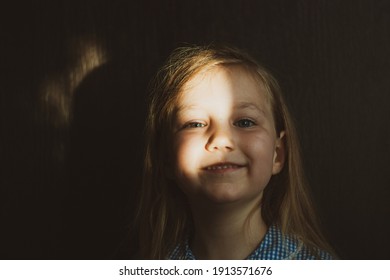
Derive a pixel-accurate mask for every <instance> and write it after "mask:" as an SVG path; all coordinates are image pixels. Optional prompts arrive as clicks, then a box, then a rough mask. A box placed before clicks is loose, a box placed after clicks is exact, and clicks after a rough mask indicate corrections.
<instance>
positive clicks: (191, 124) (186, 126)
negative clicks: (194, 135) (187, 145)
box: [183, 122, 206, 128]
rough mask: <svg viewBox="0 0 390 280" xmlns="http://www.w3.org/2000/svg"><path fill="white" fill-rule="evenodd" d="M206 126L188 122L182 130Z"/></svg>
mask: <svg viewBox="0 0 390 280" xmlns="http://www.w3.org/2000/svg"><path fill="white" fill-rule="evenodd" d="M205 126H206V125H205V124H204V123H200V122H190V123H186V124H185V125H184V127H183V128H199V127H205Z"/></svg>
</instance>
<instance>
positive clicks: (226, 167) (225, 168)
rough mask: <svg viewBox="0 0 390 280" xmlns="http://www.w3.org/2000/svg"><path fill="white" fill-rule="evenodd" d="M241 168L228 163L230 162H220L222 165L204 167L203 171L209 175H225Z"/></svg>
mask: <svg viewBox="0 0 390 280" xmlns="http://www.w3.org/2000/svg"><path fill="white" fill-rule="evenodd" d="M242 167H244V166H243V165H239V164H235V163H230V162H222V163H217V164H213V165H210V166H206V167H205V168H203V169H204V170H205V171H208V172H211V173H227V172H232V171H236V170H238V169H240V168H242Z"/></svg>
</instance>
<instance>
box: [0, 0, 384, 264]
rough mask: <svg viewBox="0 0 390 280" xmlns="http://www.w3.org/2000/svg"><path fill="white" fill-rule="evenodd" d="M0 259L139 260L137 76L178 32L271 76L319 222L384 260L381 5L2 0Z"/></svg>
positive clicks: (142, 88)
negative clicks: (294, 129) (292, 122)
mask: <svg viewBox="0 0 390 280" xmlns="http://www.w3.org/2000/svg"><path fill="white" fill-rule="evenodd" d="M2 13H3V15H2V17H1V18H2V21H3V22H2V23H1V29H2V31H4V32H2V33H3V35H2V36H1V43H0V46H1V48H2V55H1V60H2V61H1V65H0V67H1V68H0V69H1V84H2V90H1V95H0V98H1V99H0V102H1V103H0V110H1V111H0V116H1V119H0V123H1V127H0V128H1V130H0V133H1V134H0V144H1V145H0V163H1V169H0V170H1V171H0V172H1V174H0V175H1V176H0V180H1V181H0V184H1V185H0V187H1V188H0V191H1V193H0V195H1V196H0V203H1V204H0V207H1V208H0V209H1V212H0V215H1V216H0V217H1V220H0V222H1V225H0V236H1V239H0V247H1V248H0V257H1V258H2V259H120V258H133V257H134V250H135V248H136V246H137V243H136V239H135V237H134V229H133V227H132V220H133V219H134V205H135V203H136V200H137V199H136V195H137V191H138V189H139V184H140V177H141V176H140V175H141V170H142V167H141V166H142V150H143V125H144V117H145V107H146V100H145V97H146V94H147V85H148V82H149V81H150V79H151V78H152V76H153V75H154V74H155V72H156V71H157V69H158V67H160V66H161V65H162V63H163V62H164V60H165V59H166V57H167V56H168V54H169V53H170V52H171V51H172V50H173V49H174V48H175V47H177V46H180V45H183V43H191V44H193V43H196V44H202V43H210V42H225V43H230V44H233V45H236V46H237V47H240V48H243V49H245V50H247V51H248V52H249V53H251V54H252V55H253V56H255V57H256V58H257V59H258V60H259V61H261V62H262V63H263V64H264V65H265V66H267V67H268V68H269V69H270V70H271V71H272V72H273V73H274V74H275V76H276V77H277V78H278V79H279V81H280V83H281V85H282V88H283V89H284V92H285V95H286V98H287V101H288V103H289V105H290V107H291V111H292V113H293V115H294V116H295V119H296V122H297V126H298V130H299V133H300V137H301V143H302V147H303V153H304V159H305V166H306V171H307V176H308V179H309V181H310V183H311V185H312V189H313V194H314V198H315V201H316V202H317V205H318V208H319V213H320V217H321V219H322V222H323V225H324V229H325V233H326V234H327V235H328V237H329V240H330V241H331V243H332V244H333V245H334V247H335V248H336V250H337V251H338V253H339V254H340V257H341V258H345V259H389V258H390V241H389V240H390V238H389V236H390V219H389V214H390V204H389V198H390V191H389V188H390V171H389V167H390V148H389V147H390V139H389V136H390V126H389V123H390V121H389V119H390V118H389V117H390V110H389V103H390V90H389V88H390V75H389V74H390V70H389V69H390V2H389V1H380V0H376V1H370V0H366V1H363V0H348V1H336V0H334V1H325V0H324V1H319V0H311V1H304V0H297V1H291V0H285V1H283V0H277V1H245V0H243V1H233V0H225V1H212V0H210V1H180V0H177V1H174V0H170V1H151V0H149V1H39V2H38V1H24V2H16V3H15V4H10V3H8V4H6V5H3V6H2Z"/></svg>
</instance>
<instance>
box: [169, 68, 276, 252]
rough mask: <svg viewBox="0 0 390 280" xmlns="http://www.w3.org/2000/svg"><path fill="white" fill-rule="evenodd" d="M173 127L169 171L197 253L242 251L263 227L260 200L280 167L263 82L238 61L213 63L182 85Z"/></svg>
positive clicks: (251, 244) (253, 245)
mask: <svg viewBox="0 0 390 280" xmlns="http://www.w3.org/2000/svg"><path fill="white" fill-rule="evenodd" d="M181 93H182V94H181V98H180V100H179V104H178V113H177V116H176V123H175V131H174V143H173V151H174V155H175V156H174V162H175V164H174V173H175V174H174V177H175V179H176V181H177V184H178V185H179V187H180V188H181V189H182V190H183V191H184V193H185V194H186V195H187V197H188V200H189V203H190V206H191V209H192V213H193V217H194V223H195V229H196V231H195V234H194V238H193V240H192V241H191V248H192V250H193V252H194V254H195V255H196V257H197V258H204V259H243V258H245V257H247V256H248V255H249V254H250V253H251V252H252V251H253V250H254V249H255V248H256V246H258V244H259V243H260V242H261V239H262V238H263V236H264V234H265V232H266V230H267V228H266V226H265V224H264V222H263V221H262V218H261V213H260V211H255V212H254V213H253V215H250V213H251V212H252V210H253V209H255V208H256V207H257V208H259V204H260V201H261V198H262V194H263V190H264V188H265V187H266V186H267V184H268V182H269V180H270V178H271V176H272V175H274V174H277V173H279V172H280V171H281V169H282V168H283V163H284V146H283V141H282V140H281V139H282V137H283V135H284V133H283V132H282V133H281V135H276V131H275V127H274V120H273V116H272V110H271V106H270V103H269V101H268V98H267V95H266V93H265V90H264V88H263V86H262V85H261V84H260V83H259V81H258V80H257V79H255V78H254V76H253V75H252V74H250V73H249V72H248V71H247V70H245V69H244V68H242V67H240V66H228V67H227V66H217V67H213V68H211V69H208V70H207V71H203V72H200V73H198V74H197V75H195V76H194V77H193V78H192V79H191V80H190V81H189V82H187V84H186V85H185V86H184V88H183V90H182V92H181Z"/></svg>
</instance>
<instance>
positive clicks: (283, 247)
mask: <svg viewBox="0 0 390 280" xmlns="http://www.w3.org/2000/svg"><path fill="white" fill-rule="evenodd" d="M248 259H252V260H260V259H262V260H316V259H321V260H331V259H333V257H332V255H331V254H329V253H328V252H326V251H323V250H320V249H318V248H314V249H309V247H308V246H306V245H305V244H304V243H303V242H302V241H301V240H300V239H299V238H297V237H296V236H294V235H285V234H283V233H282V231H281V230H280V229H279V227H278V226H277V225H272V226H270V228H269V229H268V231H267V233H266V235H265V236H264V239H263V241H262V242H261V243H260V245H259V247H258V248H257V249H256V250H255V251H254V252H253V253H252V254H251V255H250V256H249V257H248Z"/></svg>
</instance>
